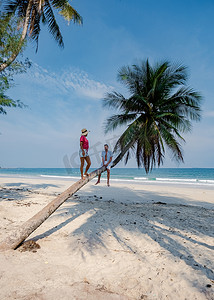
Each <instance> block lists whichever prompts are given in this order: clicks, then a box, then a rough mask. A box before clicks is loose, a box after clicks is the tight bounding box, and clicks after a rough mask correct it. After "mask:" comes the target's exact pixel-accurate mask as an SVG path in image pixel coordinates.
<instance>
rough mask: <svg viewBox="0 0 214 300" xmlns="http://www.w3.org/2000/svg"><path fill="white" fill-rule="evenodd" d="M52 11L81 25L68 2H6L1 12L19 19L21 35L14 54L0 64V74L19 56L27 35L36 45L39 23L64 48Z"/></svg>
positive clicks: (80, 19)
mask: <svg viewBox="0 0 214 300" xmlns="http://www.w3.org/2000/svg"><path fill="white" fill-rule="evenodd" d="M53 9H55V10H57V11H58V12H59V14H60V15H61V16H62V17H63V18H64V19H65V20H66V21H68V22H70V21H73V22H74V23H79V24H82V17H81V16H80V15H79V14H78V12H77V11H76V10H75V9H74V8H73V7H72V6H71V5H70V4H69V0H7V4H6V5H5V6H4V8H3V10H4V13H6V15H7V16H13V15H16V16H17V17H18V18H20V20H21V23H20V26H21V27H22V34H21V38H20V42H19V45H18V47H17V49H16V51H15V52H14V53H12V55H11V56H10V57H9V58H8V59H7V60H6V61H5V62H3V63H1V64H0V72H1V71H3V70H4V69H5V68H7V67H8V66H9V65H10V64H11V63H12V62H13V61H14V60H15V59H16V57H17V55H18V54H19V52H20V50H21V48H22V45H23V42H24V41H25V39H26V36H27V33H28V34H29V36H30V38H31V39H32V40H34V41H36V43H37V50H38V38H39V33H40V30H41V28H40V24H41V22H42V23H43V24H44V25H47V26H48V29H49V32H50V33H51V35H52V36H53V37H54V39H55V40H56V42H57V43H58V45H59V46H60V47H63V46H64V43H63V38H62V34H61V32H60V29H59V26H58V24H57V22H56V19H55V16H54V12H53Z"/></svg>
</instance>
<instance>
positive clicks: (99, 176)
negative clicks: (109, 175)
mask: <svg viewBox="0 0 214 300" xmlns="http://www.w3.org/2000/svg"><path fill="white" fill-rule="evenodd" d="M100 178H101V174H99V175H98V179H97V182H96V183H95V185H96V184H98V183H100Z"/></svg>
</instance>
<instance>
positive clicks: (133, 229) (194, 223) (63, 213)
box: [33, 186, 214, 280]
mask: <svg viewBox="0 0 214 300" xmlns="http://www.w3.org/2000/svg"><path fill="white" fill-rule="evenodd" d="M111 189H115V193H120V188H118V187H117V188H114V187H111ZM102 191H103V195H104V193H105V188H103V187H94V186H92V187H91V189H90V192H91V193H90V196H80V198H79V197H73V198H71V199H69V200H68V201H67V202H68V204H67V205H66V203H65V204H64V205H63V207H62V208H60V209H58V211H57V212H56V213H55V214H54V215H53V216H52V218H56V220H57V218H58V217H66V220H65V221H63V222H62V223H60V224H58V225H57V226H55V227H54V228H51V229H49V230H48V231H46V232H44V233H43V234H40V235H37V236H35V237H34V238H33V239H34V240H39V239H42V238H44V237H47V236H50V235H51V234H53V233H55V232H57V231H58V230H61V229H62V228H63V227H65V226H66V225H67V224H69V223H70V222H72V221H74V220H75V219H77V218H78V217H80V216H82V215H84V214H85V213H89V212H90V213H91V215H90V216H89V217H88V218H87V221H86V222H85V223H84V224H82V225H81V226H80V227H79V228H77V229H75V230H74V231H73V232H72V233H71V234H70V235H71V236H73V237H74V236H76V237H77V239H78V238H79V239H80V240H82V241H84V242H82V243H81V247H80V249H79V251H81V249H84V251H88V252H90V253H91V254H92V255H93V254H95V252H96V249H97V248H100V247H104V248H105V249H107V250H108V248H107V246H106V242H105V237H106V235H109V234H111V235H112V236H113V237H114V238H115V239H116V240H117V241H118V243H119V244H120V245H121V247H122V248H123V249H124V250H127V251H131V252H132V253H134V254H135V255H139V258H141V259H142V257H141V251H142V249H138V248H137V246H136V245H135V243H134V241H133V240H128V239H125V238H124V236H121V235H120V234H118V232H117V231H118V229H119V228H122V229H123V230H125V231H126V232H127V233H128V234H130V235H131V234H132V233H141V234H143V235H145V236H148V237H150V238H151V239H152V240H153V241H155V242H156V243H158V244H159V245H160V246H161V247H162V248H163V250H165V251H167V252H169V253H170V254H172V255H173V256H174V257H175V259H181V260H183V261H185V263H186V264H187V265H189V266H190V267H191V268H193V269H195V270H200V271H201V272H202V273H203V274H204V275H205V276H206V277H207V278H208V279H210V280H213V278H214V276H213V271H212V269H210V268H209V265H206V266H205V265H204V264H202V263H200V262H199V261H200V256H201V255H203V261H207V262H208V263H210V258H209V257H207V258H206V257H204V255H206V254H205V252H204V253H203V250H204V249H205V248H206V249H208V250H210V251H211V250H214V246H213V245H210V244H208V243H205V242H200V241H199V240H197V239H196V238H194V237H191V234H192V235H194V236H203V237H206V236H207V237H213V236H214V230H211V226H212V224H213V219H214V210H212V209H206V208H203V207H200V206H190V205H186V204H178V203H182V201H183V199H181V198H177V197H170V202H169V199H168V203H166V202H165V201H166V196H163V195H161V194H158V193H153V192H147V191H142V193H141V195H140V198H141V200H142V201H141V202H140V201H139V199H140V198H139V197H138V201H137V202H133V201H129V199H133V198H136V191H131V190H130V189H126V188H123V189H121V194H123V195H126V196H125V197H124V199H123V200H122V202H119V201H115V200H114V199H109V200H104V199H100V197H97V196H91V195H95V194H96V193H99V194H101V192H102ZM112 194H113V193H112ZM152 198H153V199H158V201H156V202H155V201H154V200H153V202H152V200H151V199H152ZM148 199H149V201H148ZM175 203H176V204H175ZM71 204H72V205H71ZM97 220H102V222H100V221H99V222H97ZM178 238H180V239H179V240H178ZM203 240H205V239H203ZM185 243H188V244H189V243H190V244H191V246H192V247H193V246H194V247H195V246H196V248H195V249H197V253H196V254H194V255H193V254H192V252H191V249H190V248H191V247H190V248H189V247H187V246H186V245H185ZM70 246H71V249H73V250H74V249H75V247H77V245H73V244H72V243H71V245H70ZM198 247H200V249H199V248H198ZM199 252H200V254H199Z"/></svg>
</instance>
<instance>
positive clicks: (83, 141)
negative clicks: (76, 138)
mask: <svg viewBox="0 0 214 300" xmlns="http://www.w3.org/2000/svg"><path fill="white" fill-rule="evenodd" d="M80 142H82V147H83V149H85V150H87V151H88V148H89V143H88V140H87V138H86V137H85V136H84V135H82V136H81V138H80Z"/></svg>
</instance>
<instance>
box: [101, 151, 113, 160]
mask: <svg viewBox="0 0 214 300" xmlns="http://www.w3.org/2000/svg"><path fill="white" fill-rule="evenodd" d="M105 156H106V152H105V151H102V155H101V157H103V159H104V161H107V162H109V160H110V158H111V157H112V156H113V154H112V152H111V151H108V152H107V160H105Z"/></svg>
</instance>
